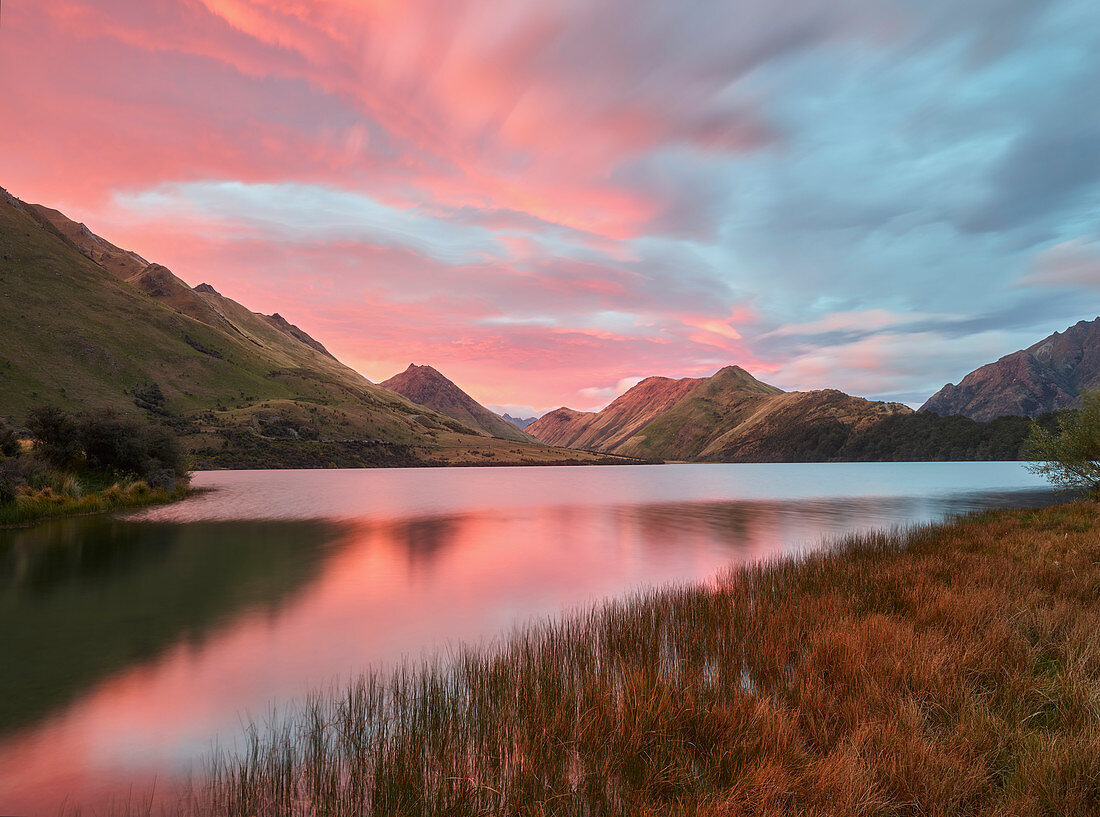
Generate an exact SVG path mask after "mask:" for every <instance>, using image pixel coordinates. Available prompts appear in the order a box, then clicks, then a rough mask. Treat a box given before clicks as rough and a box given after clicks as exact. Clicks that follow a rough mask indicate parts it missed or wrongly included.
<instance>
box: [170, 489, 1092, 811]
mask: <svg viewBox="0 0 1100 817" xmlns="http://www.w3.org/2000/svg"><path fill="white" fill-rule="evenodd" d="M1098 517H1100V513H1098V510H1097V506H1096V505H1092V504H1087V503H1079V504H1074V505H1066V506H1060V507H1054V508H1050V509H1045V510H1041V511H1012V512H996V513H986V514H982V515H979V516H975V517H967V518H964V519H961V520H958V521H953V522H950V523H947V524H943V525H939V526H933V527H921V528H916V529H913V530H909V531H907V532H894V533H874V534H868V535H864V536H858V537H854V538H850V539H848V540H846V541H844V542H842V543H840V544H838V545H836V546H835V547H832V548H830V549H828V550H826V551H824V552H818V553H814V554H811V555H807V556H805V557H802V558H799V559H796V560H789V561H780V562H775V563H770V564H764V565H750V566H744V567H738V568H735V569H732V570H730V571H729V572H728V573H726V574H725V575H723V576H721V577H720V578H719V579H718V580H717V581H716V582H714V583H711V584H710V585H707V586H695V587H677V588H670V589H665V590H660V591H655V592H650V593H643V594H639V595H636V596H634V597H633V598H629V599H626V600H622V601H615V602H610V603H607V604H604V605H602V606H600V607H598V608H595V609H591V610H588V611H586V612H582V613H579V614H576V615H572V616H568V617H566V618H564V619H562V620H560V621H557V622H554V623H548V624H545V625H541V626H534V627H531V628H528V629H523V630H520V631H517V632H515V633H514V634H513V635H512V636H510V637H508V638H506V639H504V640H502V641H501V642H500V643H498V644H496V645H494V646H490V647H487V648H480V649H462V650H459V651H457V652H456V653H454V654H452V655H450V656H447V657H445V658H441V659H440V660H439V661H437V662H434V663H428V664H422V665H416V666H412V665H408V666H403V667H400V668H398V669H397V670H395V671H393V672H392V673H387V674H383V673H378V672H373V673H368V674H366V675H364V676H362V677H361V678H359V679H358V680H356V681H355V682H353V683H351V684H350V685H347V686H346V687H341V688H333V689H331V690H328V691H324V692H319V693H317V694H316V695H314V696H313V697H312V698H311V699H310V700H309V701H308V702H307V703H306V704H305V705H304V706H302V707H299V708H298V709H296V710H294V711H292V712H290V713H287V714H285V715H284V716H283V717H281V718H276V719H273V720H272V721H271V722H269V723H267V724H264V725H262V726H259V727H257V726H254V727H253V728H252V729H251V730H250V731H249V734H248V737H247V740H246V745H245V748H244V749H242V750H240V751H237V752H234V753H223V754H221V755H220V756H218V757H216V758H214V759H212V760H211V763H210V769H209V773H208V774H207V775H205V777H204V778H203V779H201V780H200V781H197V782H196V783H195V785H194V786H193V788H192V790H191V791H190V793H189V795H188V797H187V798H186V799H185V800H184V801H182V802H181V803H180V805H179V810H180V812H181V813H186V814H191V815H234V816H236V815H240V817H246V816H247V815H256V816H257V817H275V815H279V816H280V817H283V816H284V815H334V816H335V815H424V816H425V817H427V815H452V816H453V817H462V816H464V815H471V817H472V815H532V816H534V815H540V816H541V815H551V814H553V815H662V817H664V816H667V815H724V816H726V817H734V815H792V814H800V815H802V814H805V815H834V814H837V815H839V814H844V815H947V814H960V815H962V814H965V815H1041V814H1059V815H1094V814H1097V813H1100V642H1098V641H1097V637H1096V634H1097V633H1098V632H1100V603H1098V600H1100V535H1098V532H1100V526H1098V524H1097V522H1098Z"/></svg>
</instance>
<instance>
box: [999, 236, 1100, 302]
mask: <svg viewBox="0 0 1100 817" xmlns="http://www.w3.org/2000/svg"><path fill="white" fill-rule="evenodd" d="M1018 285H1019V286H1027V287H1081V288H1084V289H1100V239H1098V238H1096V237H1078V238H1073V239H1070V240H1069V241H1063V242H1061V243H1059V244H1055V245H1054V246H1053V247H1049V248H1047V249H1045V250H1042V251H1041V252H1039V253H1037V254H1036V256H1035V258H1034V260H1033V262H1032V265H1031V267H1030V269H1028V271H1027V272H1026V273H1025V274H1024V275H1023V277H1021V278H1020V280H1019V282H1018Z"/></svg>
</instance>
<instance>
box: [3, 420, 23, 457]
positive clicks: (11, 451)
mask: <svg viewBox="0 0 1100 817" xmlns="http://www.w3.org/2000/svg"><path fill="white" fill-rule="evenodd" d="M21 451H22V446H20V445H19V437H17V436H16V434H15V429H13V428H8V427H7V426H6V425H4V424H3V423H0V456H4V457H17V456H19V453H20V452H21Z"/></svg>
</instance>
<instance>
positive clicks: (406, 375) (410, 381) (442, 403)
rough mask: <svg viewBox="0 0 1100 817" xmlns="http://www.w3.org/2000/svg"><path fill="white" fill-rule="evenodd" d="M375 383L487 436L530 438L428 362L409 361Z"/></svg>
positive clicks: (513, 438)
mask: <svg viewBox="0 0 1100 817" xmlns="http://www.w3.org/2000/svg"><path fill="white" fill-rule="evenodd" d="M379 385H380V386H382V387H383V388H386V389H389V390H390V391H394V392H397V393H398V394H400V395H403V396H404V397H407V398H408V399H409V400H411V401H412V402H414V403H416V404H418V405H421V406H427V407H428V408H431V409H435V410H436V411H438V412H439V413H440V414H445V415H447V416H448V417H450V418H452V419H454V420H457V421H458V422H460V423H462V424H463V425H464V426H468V427H470V428H472V429H474V430H475V431H479V432H482V433H483V434H488V435H489V436H490V437H499V438H501V439H503V440H516V441H520V442H534V438H532V437H531V436H530V435H529V434H526V433H525V432H524V431H522V430H521V429H519V428H517V427H516V426H514V425H512V423H510V422H508V421H507V420H505V419H504V418H503V417H501V416H500V415H499V414H494V413H493V412H491V411H489V409H487V408H485V406H483V405H481V404H480V403H478V402H477V401H476V400H474V399H473V398H472V397H470V395H468V394H466V392H464V391H463V390H462V389H460V388H459V387H458V386H456V385H455V384H454V383H452V382H451V381H450V380H448V379H447V378H446V377H444V376H443V375H442V374H440V373H439V372H438V371H436V370H435V369H433V368H432V367H431V366H417V365H416V364H415V363H410V364H409V368H407V369H405V371H403V372H401V373H400V374H396V375H394V376H393V377H391V378H390V379H389V380H384V381H382V382H381V383H380V384H379Z"/></svg>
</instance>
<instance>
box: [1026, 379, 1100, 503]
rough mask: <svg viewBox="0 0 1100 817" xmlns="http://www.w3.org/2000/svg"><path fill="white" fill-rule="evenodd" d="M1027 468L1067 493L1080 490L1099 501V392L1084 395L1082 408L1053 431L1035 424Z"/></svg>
mask: <svg viewBox="0 0 1100 817" xmlns="http://www.w3.org/2000/svg"><path fill="white" fill-rule="evenodd" d="M1027 450H1028V453H1029V454H1030V455H1031V458H1032V459H1034V460H1036V462H1033V463H1031V464H1030V465H1029V466H1028V468H1029V470H1031V471H1033V472H1034V473H1036V474H1041V475H1042V476H1044V477H1046V478H1047V479H1048V480H1050V481H1051V482H1052V483H1053V484H1054V485H1057V486H1058V487H1059V488H1063V489H1065V490H1081V491H1085V492H1086V493H1088V494H1089V495H1090V496H1091V497H1092V498H1093V499H1095V500H1100V391H1094V392H1090V393H1087V394H1085V395H1084V396H1083V397H1082V398H1081V409H1080V411H1077V412H1074V413H1067V414H1065V415H1064V416H1062V417H1061V418H1060V419H1059V421H1058V431H1057V432H1052V431H1049V430H1047V429H1044V428H1042V427H1041V426H1039V425H1038V424H1036V425H1033V426H1032V429H1031V435H1030V436H1029V437H1028V441H1027Z"/></svg>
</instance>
